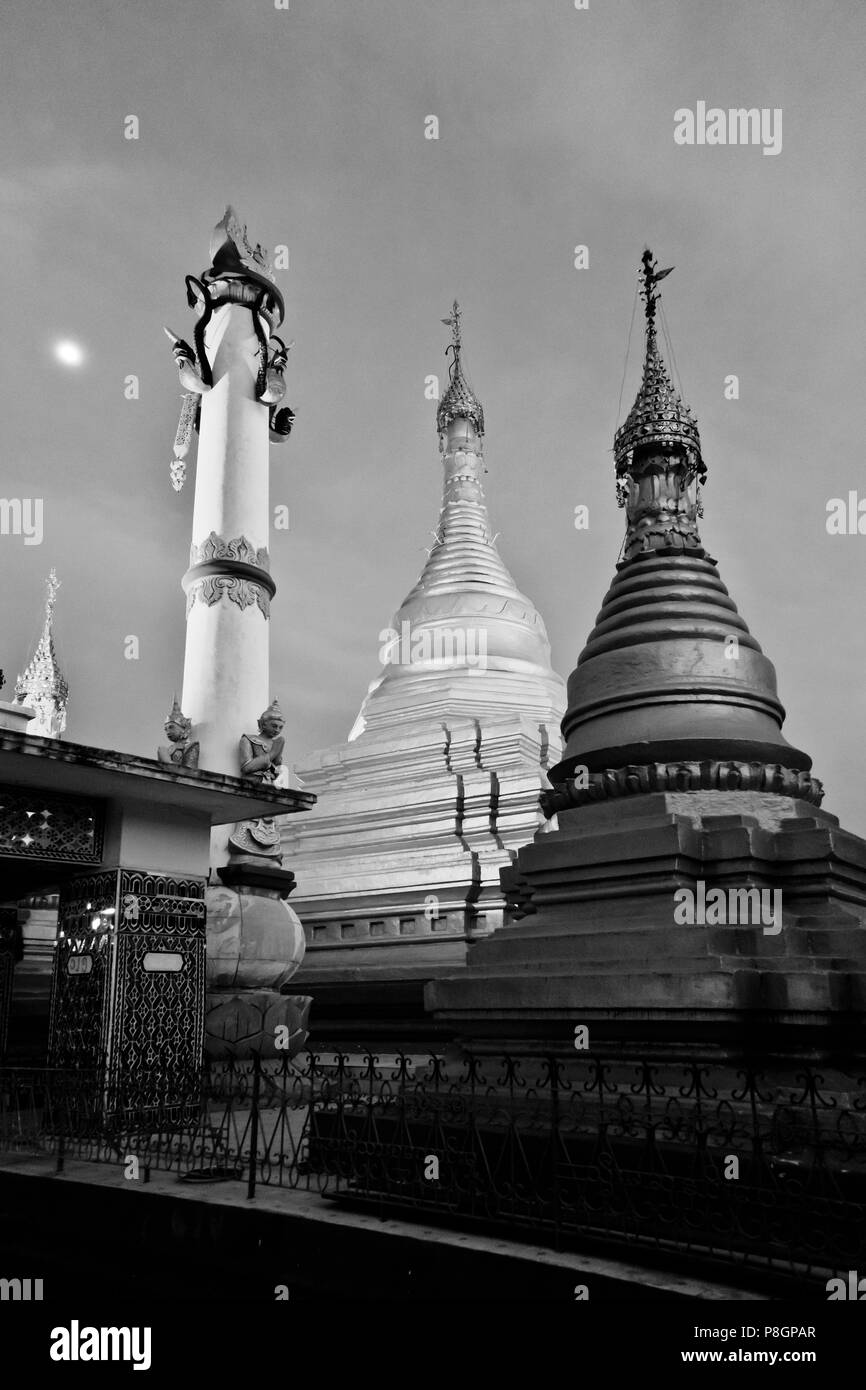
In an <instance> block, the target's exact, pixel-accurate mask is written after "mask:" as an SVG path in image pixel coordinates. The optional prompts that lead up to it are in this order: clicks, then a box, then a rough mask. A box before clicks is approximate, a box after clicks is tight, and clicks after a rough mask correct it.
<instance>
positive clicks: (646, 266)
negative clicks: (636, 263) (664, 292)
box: [640, 247, 675, 334]
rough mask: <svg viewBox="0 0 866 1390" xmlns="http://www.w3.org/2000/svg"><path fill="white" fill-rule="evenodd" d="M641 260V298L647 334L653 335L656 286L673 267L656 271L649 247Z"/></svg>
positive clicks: (656, 264) (656, 295) (656, 262)
mask: <svg viewBox="0 0 866 1390" xmlns="http://www.w3.org/2000/svg"><path fill="white" fill-rule="evenodd" d="M641 260H642V261H643V270H642V271H641V272H640V273H641V275H642V276H643V289H642V290H641V298H642V299H643V301H644V304H645V305H646V321H647V332H648V333H651V334H654V333H655V326H656V301H657V300H658V298H659V295H658V293H657V291H656V285H657V284H658V283H659V281H660V280H663V279H664V278H665V276H666V275H670V273H671V271H672V270H674V269H675V267H674V266H672V265H669V266H668V268H667V270H658V269H657V266H658V261H656V260H654V259H653V253H652V251H651V250H650V249H649V247H647V249H646V250H645V251H644V253H643V256H642V257H641Z"/></svg>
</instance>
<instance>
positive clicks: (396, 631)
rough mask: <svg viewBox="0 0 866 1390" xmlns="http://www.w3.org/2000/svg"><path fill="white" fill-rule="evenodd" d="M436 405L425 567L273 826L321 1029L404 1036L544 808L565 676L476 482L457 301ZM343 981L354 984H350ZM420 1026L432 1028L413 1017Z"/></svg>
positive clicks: (481, 920)
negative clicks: (291, 880) (435, 471)
mask: <svg viewBox="0 0 866 1390" xmlns="http://www.w3.org/2000/svg"><path fill="white" fill-rule="evenodd" d="M443 322H444V323H446V325H447V326H448V327H450V328H451V331H452V341H451V343H450V345H449V347H448V349H447V352H448V355H449V357H450V367H449V381H448V385H447V388H446V390H445V392H444V394H443V395H442V398H441V400H440V401H439V405H438V409H437V412H436V429H437V433H438V437H439V450H440V453H441V455H442V459H443V463H444V473H445V477H444V495H443V500H442V510H441V513H440V516H439V521H438V525H437V528H436V532H435V539H434V543H433V546H432V548H431V550H430V552H429V555H428V558H427V562H426V564H425V565H424V568H423V571H422V573H421V576H420V578H419V579H418V581H417V583H416V584H415V586H414V587H413V588H412V590H411V592H410V593H409V594H408V596H407V597H406V599H405V600H404V601H403V603H402V604H401V605H400V607H399V609H398V610H397V613H396V614H395V616H394V618H393V622H392V626H391V627H390V628H388V629H386V630H385V631H383V632H381V633H380V634H379V639H380V642H381V644H382V645H381V649H380V653H379V657H380V661H381V662H382V665H383V670H382V672H381V674H380V675H379V676H378V678H377V679H376V680H375V681H373V683H372V684H371V686H370V689H369V691H368V693H367V696H366V698H365V699H364V701H363V704H362V706H361V710H360V712H359V714H358V718H357V720H356V722H355V725H354V727H353V729H352V731H351V733H350V735H349V738H348V741H347V742H346V743H343V744H339V745H337V746H335V747H331V748H327V749H325V750H323V751H321V752H319V753H316V754H314V755H312V756H310V757H308V758H307V759H305V760H303V761H302V762H301V763H300V764H299V765H298V767H297V771H298V774H299V776H300V778H301V780H302V783H303V785H304V786H305V787H306V788H307V789H308V790H310V791H312V792H315V794H316V796H317V798H318V800H317V804H316V806H315V808H314V810H312V811H311V812H310V813H309V815H307V816H304V817H303V824H299V823H298V822H297V820H296V819H295V818H292V820H290V821H287V822H285V823H284V826H283V846H284V849H285V851H286V854H287V856H289V857H290V858H291V862H292V865H293V868H294V870H295V873H296V876H297V880H298V898H297V900H296V906H297V908H298V911H299V913H300V915H301V917H302V919H303V921H304V924H305V928H306V932H307V954H306V959H305V962H304V965H303V967H302V970H301V972H300V974H299V976H298V983H299V985H300V986H301V987H303V988H304V989H306V990H308V991H310V992H311V993H312V994H313V996H314V998H315V1001H316V1017H317V1020H318V1027H319V1029H320V1032H321V1030H322V1028H323V1027H325V1026H326V1025H325V1024H323V1017H327V1019H328V1023H327V1028H331V1029H340V1030H343V1029H350V1030H354V1032H355V1033H357V1031H358V1026H359V1022H360V1021H361V1020H362V1019H363V1018H366V1019H367V1020H368V1021H369V1023H370V1025H371V1026H372V1027H373V1028H374V1029H378V1030H381V1029H382V1028H385V1027H387V1024H388V1020H389V1019H390V1020H391V1021H392V1023H393V1026H394V1027H395V1028H396V1027H397V1026H398V1023H399V1028H400V1029H401V1030H402V1032H401V1036H403V1037H405V1036H407V1032H406V1030H407V1028H408V1029H409V1031H410V1032H411V1028H412V1026H413V1025H412V1019H413V1018H415V1019H416V1020H418V1019H420V1020H422V1021H423V1019H424V1014H423V1006H422V989H423V983H424V981H426V980H429V979H430V978H431V977H433V976H435V975H436V974H438V973H442V972H443V971H448V970H449V969H453V967H455V966H460V965H462V964H463V962H464V961H465V959H466V951H467V946H468V943H469V942H470V941H473V940H475V939H476V938H478V937H481V936H486V935H489V934H490V933H491V932H492V931H493V930H495V929H496V928H498V927H500V926H501V925H502V922H503V920H504V919H505V916H506V912H505V904H504V899H503V894H502V889H501V886H500V881H499V870H500V868H501V867H502V866H504V865H510V864H511V863H512V861H513V859H514V857H515V854H516V852H517V849H518V848H519V847H520V846H521V845H523V844H525V843H526V842H527V841H529V840H531V839H532V837H533V835H534V834H535V833H536V831H538V830H540V829H543V828H544V826H545V824H546V822H545V818H544V816H543V814H542V812H541V809H540V804H539V798H540V795H541V793H542V791H543V790H544V789H546V788H547V787H548V784H547V779H546V775H545V773H546V769H547V768H548V766H549V765H550V763H551V762H553V761H555V760H556V758H557V757H558V755H559V750H560V742H559V736H558V724H559V721H560V718H561V714H562V710H563V707H564V693H565V692H564V683H563V681H562V679H561V678H560V677H559V676H558V675H556V674H555V672H554V671H553V670H552V669H551V665H550V645H549V642H548V639H547V634H546V631H545V627H544V623H543V622H542V619H541V616H540V615H539V613H538V611H537V609H536V608H535V606H534V604H533V603H532V602H531V600H530V599H528V598H527V597H526V596H525V595H524V594H522V593H521V592H520V591H519V589H518V588H517V586H516V584H515V582H514V580H513V579H512V577H511V575H510V573H509V572H508V569H507V568H506V566H505V564H504V563H503V560H502V558H501V556H500V554H499V551H498V549H497V546H496V537H495V536H494V534H493V532H492V530H491V527H490V522H489V520H488V515H487V507H486V504H485V500H484V492H483V487H482V475H483V473H484V472H485V471H486V470H485V466H484V452H483V439H484V412H483V408H482V405H481V402H480V401H479V399H478V397H477V396H476V394H475V392H474V391H473V390H472V387H471V386H470V384H469V381H468V378H467V376H466V372H465V368H464V365H463V343H462V332H461V311H460V308H459V305H458V304H457V303H456V302H455V304H454V306H453V311H452V314H451V315H450V317H449V318H448V319H446V320H443ZM349 987H351V993H347V989H348V988H349ZM425 1026H428V1027H429V1024H427V1025H425Z"/></svg>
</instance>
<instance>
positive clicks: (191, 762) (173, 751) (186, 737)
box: [156, 695, 199, 767]
mask: <svg viewBox="0 0 866 1390" xmlns="http://www.w3.org/2000/svg"><path fill="white" fill-rule="evenodd" d="M191 731H192V720H191V719H187V717H186V715H185V714H182V713H181V708H180V705H179V704H178V702H177V695H175V697H174V703H173V704H172V707H171V711H170V712H169V714H168V715H167V716H166V721H165V736H166V738H167V739H168V743H167V744H165V745H163V746H162V747H160V748H158V749H157V750H156V751H157V757H158V758H159V761H160V762H161V763H171V764H172V765H173V766H174V767H198V753H199V744H198V742H193V740H192V739H191V738H190V733H191Z"/></svg>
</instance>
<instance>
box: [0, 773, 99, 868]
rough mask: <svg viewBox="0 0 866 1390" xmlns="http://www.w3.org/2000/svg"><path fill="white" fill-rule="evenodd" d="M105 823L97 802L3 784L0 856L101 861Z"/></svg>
mask: <svg viewBox="0 0 866 1390" xmlns="http://www.w3.org/2000/svg"><path fill="white" fill-rule="evenodd" d="M103 822H104V815H103V808H102V804H101V803H100V802H98V801H90V800H85V799H84V798H82V797H72V796H57V795H56V794H55V793H53V792H41V791H22V790H21V789H20V788H17V787H0V856H6V857H9V858H15V859H53V860H61V861H66V862H72V863H76V864H98V863H99V861H100V859H101V858H102V834H103Z"/></svg>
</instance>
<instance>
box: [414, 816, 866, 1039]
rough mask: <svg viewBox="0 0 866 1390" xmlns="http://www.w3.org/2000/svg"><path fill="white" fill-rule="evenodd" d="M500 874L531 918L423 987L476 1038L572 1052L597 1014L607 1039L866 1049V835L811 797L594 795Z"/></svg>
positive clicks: (595, 1032) (594, 1028)
mask: <svg viewBox="0 0 866 1390" xmlns="http://www.w3.org/2000/svg"><path fill="white" fill-rule="evenodd" d="M735 806H736V808H737V809H736V810H734V807H735ZM502 877H503V887H504V889H505V892H506V898H507V901H508V903H509V906H510V908H511V911H512V913H513V914H514V916H515V917H518V918H519V919H520V920H519V921H518V922H517V924H516V925H514V926H507V927H504V928H502V930H500V931H499V932H497V933H496V934H495V935H494V936H493V937H491V938H490V939H488V940H484V941H480V942H478V943H477V944H475V945H474V946H473V947H472V948H471V949H470V952H469V960H468V965H467V968H466V969H465V971H464V972H463V973H462V974H461V975H459V976H452V977H450V978H447V979H438V980H434V981H431V983H430V984H429V985H428V986H427V988H426V991H425V1003H426V1007H427V1008H428V1009H429V1010H431V1012H433V1014H434V1016H435V1018H436V1020H437V1021H438V1022H439V1023H441V1024H443V1025H448V1026H449V1027H450V1028H451V1029H452V1030H453V1031H454V1033H455V1034H456V1036H457V1037H458V1038H460V1039H461V1040H463V1041H465V1042H466V1043H467V1044H468V1045H471V1046H472V1047H473V1048H481V1050H483V1051H487V1052H489V1051H491V1050H497V1049H501V1048H503V1047H505V1048H506V1050H507V1048H508V1047H509V1046H514V1047H515V1048H516V1049H517V1050H521V1049H523V1050H525V1049H526V1047H527V1045H530V1044H538V1045H541V1046H553V1047H554V1050H555V1051H556V1052H557V1053H563V1052H567V1051H568V1050H569V1049H571V1050H573V1049H574V1030H575V1027H577V1026H578V1025H585V1026H586V1027H588V1028H589V1037H590V1043H589V1046H590V1047H591V1048H592V1050H595V1049H596V1047H598V1046H605V1047H607V1046H610V1045H627V1046H629V1047H637V1048H638V1049H641V1048H644V1047H646V1046H648V1045H653V1046H655V1045H657V1046H661V1047H664V1048H665V1049H669V1048H670V1047H671V1046H672V1045H675V1044H682V1045H683V1046H684V1047H685V1049H686V1051H687V1052H690V1053H691V1054H694V1052H695V1050H696V1049H699V1048H700V1047H702V1046H710V1047H719V1048H722V1049H723V1051H725V1052H728V1051H731V1052H732V1053H734V1054H736V1053H741V1052H742V1051H743V1049H744V1048H745V1049H746V1050H748V1049H750V1048H754V1049H755V1050H756V1052H758V1053H760V1055H762V1056H767V1055H768V1053H770V1052H773V1051H774V1050H777V1049H780V1050H781V1052H783V1053H785V1054H786V1055H787V1054H788V1053H789V1052H790V1050H791V1048H792V1047H793V1048H794V1049H795V1050H796V1048H797V1047H800V1046H802V1047H803V1048H804V1049H805V1054H804V1055H809V1056H812V1055H817V1053H819V1052H820V1053H822V1054H823V1053H828V1052H829V1053H832V1052H833V1051H834V1050H836V1049H837V1048H842V1049H844V1050H847V1051H848V1052H849V1054H850V1050H851V1048H852V1047H856V1050H857V1051H858V1052H863V1051H864V1047H863V1044H862V1042H861V1041H860V1040H859V1039H860V1035H862V1031H863V1022H864V1021H866V841H864V840H861V839H860V838H859V837H858V836H856V835H852V834H850V833H848V832H846V831H844V830H842V829H841V827H840V826H839V823H838V820H837V819H836V818H835V817H834V816H831V815H829V814H828V813H826V812H822V811H820V810H818V809H817V808H815V807H814V806H811V805H809V804H808V803H806V802H803V801H795V800H791V799H790V798H787V797H784V796H773V795H769V794H765V793H757V792H755V793H743V792H736V793H718V792H716V793H712V792H706V793H681V794H655V795H652V796H646V797H641V798H634V799H633V800H628V801H620V802H617V803H616V804H615V805H614V804H613V803H610V804H604V805H596V806H592V807H585V808H579V809H575V810H572V811H568V812H566V813H564V814H562V815H560V818H559V829H558V830H556V831H554V832H552V833H550V834H547V835H544V836H539V837H537V838H536V840H535V841H534V842H533V843H532V844H530V845H527V846H526V847H525V848H524V849H522V850H521V851H520V854H519V856H518V860H517V864H516V865H515V866H514V868H512V869H510V870H508V869H506V870H504V871H503V875H502ZM684 889H685V890H687V891H688V894H690V895H691V897H690V899H689V900H690V901H691V902H693V903H694V904H695V913H694V914H693V915H695V916H696V917H697V920H696V921H694V922H692V923H690V922H689V921H687V920H684V916H685V911H686V910H685V909H684V907H683V892H682V890H684ZM714 889H721V890H722V894H723V895H724V898H723V900H722V907H721V909H719V908H718V907H717V908H715V909H714V910H713V911H715V913H716V918H718V916H719V914H720V913H721V917H722V920H717V919H716V920H714V918H713V912H712V911H709V910H708V909H707V907H706V899H707V898H708V897H709V898H710V902H711V903H712V902H713V899H712V897H711V894H712V890H714ZM743 894H747V895H750V896H746V897H744V896H742V895H743ZM716 901H718V900H716ZM702 904H704V906H703V908H702V906H701V905H702ZM729 906H731V907H733V908H736V909H737V910H739V911H742V910H743V909H744V908H746V907H748V909H749V910H748V913H747V916H746V920H742V919H740V920H733V919H732V920H731V921H728V920H727V919H726V916H725V914H726V912H727V909H728V907H729ZM755 909H759V910H758V911H756V910H755ZM702 911H703V916H704V919H705V918H706V916H710V921H709V923H706V921H705V920H701V912H702ZM858 1030H859V1032H858ZM798 1039H799V1041H797V1040H798Z"/></svg>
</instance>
